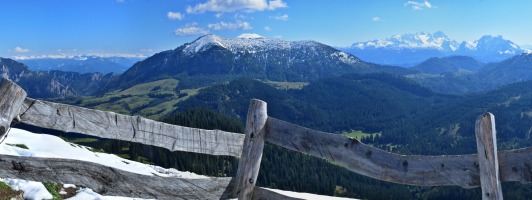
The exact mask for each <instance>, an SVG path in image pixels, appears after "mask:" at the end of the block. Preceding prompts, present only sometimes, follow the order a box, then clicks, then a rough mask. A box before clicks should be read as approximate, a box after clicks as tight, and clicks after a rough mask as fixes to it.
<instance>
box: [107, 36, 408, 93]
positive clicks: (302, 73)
mask: <svg viewBox="0 0 532 200" xmlns="http://www.w3.org/2000/svg"><path fill="white" fill-rule="evenodd" d="M353 72H358V73H371V72H391V73H400V74H407V73H411V72H410V71H409V70H406V69H401V68H398V67H388V66H380V65H375V64H369V63H365V62H362V61H360V60H359V59H358V58H356V57H355V56H352V55H350V54H347V53H344V52H341V51H338V50H336V49H334V48H332V47H330V46H327V45H324V44H321V43H318V42H315V41H294V42H293V41H284V40H278V39H268V38H264V37H261V36H258V35H255V34H245V35H241V36H239V37H237V38H222V37H219V36H216V35H205V36H202V37H200V38H198V39H196V40H195V41H193V42H191V43H186V44H184V45H182V46H180V47H178V48H176V49H174V50H168V51H164V52H160V53H157V54H155V55H153V56H151V57H149V58H147V59H145V60H143V61H141V62H138V63H136V64H135V65H133V66H132V67H131V68H130V69H129V70H127V71H126V72H124V73H123V74H122V75H121V76H119V77H118V78H117V80H115V81H114V82H113V83H112V85H113V86H116V87H118V88H127V87H131V86H133V85H136V84H139V83H144V82H149V81H154V80H158V79H163V78H169V77H170V78H177V79H179V80H183V79H185V78H186V77H195V78H194V81H196V82H199V81H200V80H202V79H203V82H207V83H212V82H213V81H218V82H223V81H228V80H231V79H232V78H230V77H233V78H234V77H250V78H258V79H266V80H273V81H292V82H294V81H305V82H308V81H311V80H317V79H319V78H326V77H334V76H339V75H342V74H346V73H353Z"/></svg>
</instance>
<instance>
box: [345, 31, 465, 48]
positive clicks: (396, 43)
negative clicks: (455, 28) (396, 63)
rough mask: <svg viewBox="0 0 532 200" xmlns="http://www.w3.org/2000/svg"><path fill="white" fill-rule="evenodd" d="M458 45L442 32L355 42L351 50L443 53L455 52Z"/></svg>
mask: <svg viewBox="0 0 532 200" xmlns="http://www.w3.org/2000/svg"><path fill="white" fill-rule="evenodd" d="M458 46H459V43H458V42H456V41H454V40H451V39H449V37H447V35H445V34H444V33H443V32H441V31H438V32H435V33H424V32H420V33H407V34H403V35H394V36H392V37H390V38H386V39H383V40H371V41H367V42H357V43H354V44H353V45H351V47H352V48H359V49H365V48H393V49H402V48H434V49H439V50H443V51H455V50H456V49H457V48H458Z"/></svg>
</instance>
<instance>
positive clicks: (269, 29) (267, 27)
mask: <svg viewBox="0 0 532 200" xmlns="http://www.w3.org/2000/svg"><path fill="white" fill-rule="evenodd" d="M264 30H265V31H271V30H272V29H271V28H270V27H269V26H265V27H264Z"/></svg>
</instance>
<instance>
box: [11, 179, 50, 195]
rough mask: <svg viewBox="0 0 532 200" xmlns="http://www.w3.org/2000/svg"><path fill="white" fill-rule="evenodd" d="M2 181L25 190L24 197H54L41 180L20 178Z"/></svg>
mask: <svg viewBox="0 0 532 200" xmlns="http://www.w3.org/2000/svg"><path fill="white" fill-rule="evenodd" d="M0 181H2V182H4V183H6V184H7V185H9V187H11V189H13V190H22V191H24V199H34V200H41V199H52V198H53V196H52V194H50V192H48V190H46V188H45V187H44V185H43V184H42V183H40V182H35V181H26V180H19V179H0Z"/></svg>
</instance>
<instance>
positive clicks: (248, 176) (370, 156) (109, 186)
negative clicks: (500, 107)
mask: <svg viewBox="0 0 532 200" xmlns="http://www.w3.org/2000/svg"><path fill="white" fill-rule="evenodd" d="M0 94H2V98H1V99H0V135H4V134H5V132H6V131H5V130H7V128H8V127H9V125H10V124H11V121H12V120H15V121H20V122H23V123H27V124H30V125H34V126H39V127H43V128H49V129H55V130H60V131H65V132H77V133H82V134H87V135H92V136H98V137H102V138H111V139H118V140H126V141H134V142H139V143H142V144H148V145H154V146H158V147H163V148H167V149H170V150H172V151H189V152H196V153H206V154H211V155H230V156H234V157H240V162H239V166H238V171H237V175H236V177H235V178H233V179H231V178H210V179H202V180H190V179H177V178H162V177H150V178H146V176H142V175H137V174H132V173H128V172H124V171H121V170H117V169H112V168H109V167H103V166H100V165H98V164H93V163H86V162H82V161H70V160H64V159H51V158H25V157H13V156H5V155H2V156H1V158H0V177H9V178H25V179H30V180H37V181H46V180H48V181H55V182H62V183H74V184H77V183H79V184H81V185H86V186H91V187H94V188H95V189H96V190H99V191H100V190H101V191H103V192H107V193H109V194H116V195H125V196H133V197H149V198H158V199H180V198H183V199H190V198H192V199H225V198H229V197H233V198H235V197H238V199H251V198H254V199H269V198H275V199H291V198H289V197H286V196H283V195H280V194H277V193H274V192H272V191H269V190H264V189H261V188H257V187H255V183H256V182H257V180H256V179H257V175H258V172H259V167H260V161H261V158H262V151H263V147H264V142H269V143H272V144H275V145H278V146H281V147H284V148H287V149H291V150H294V151H298V152H302V153H306V154H309V155H312V156H316V157H320V158H324V159H327V160H330V161H333V162H335V163H338V164H341V165H343V166H344V167H346V168H347V169H349V170H351V171H353V172H356V173H359V174H361V175H365V176H368V177H372V178H375V179H379V180H384V181H389V182H394V183H401V184H408V185H418V186H445V185H456V186H460V187H463V188H474V187H479V186H481V188H482V193H483V195H482V198H483V199H502V189H501V186H500V182H505V181H516V182H521V183H530V182H532V167H531V166H532V148H530V147H529V148H524V149H516V150H511V151H502V152H497V148H496V147H497V144H496V130H495V118H494V116H493V115H492V114H491V113H486V114H484V115H481V116H479V118H478V119H477V121H476V135H477V148H478V152H479V154H469V155H442V156H421V155H399V154H394V153H390V152H386V151H383V150H380V149H377V148H374V147H371V146H368V145H365V144H362V143H360V142H359V141H358V140H356V139H352V138H348V137H345V136H342V135H338V134H331V133H325V132H320V131H316V130H312V129H308V128H305V127H301V126H297V125H294V124H290V123H288V122H284V121H282V120H278V119H275V118H272V117H268V115H267V108H266V107H267V106H266V103H265V102H263V101H260V100H256V99H254V100H252V101H251V103H250V107H249V110H248V116H247V121H246V130H245V135H242V134H236V133H229V132H223V131H219V130H202V129H194V128H188V127H181V126H174V125H169V124H164V123H161V122H156V121H153V120H148V119H145V118H142V117H138V116H135V117H132V116H127V115H120V114H116V113H113V112H104V111H97V110H91V109H86V108H80V107H76V106H69V105H64V104H57V103H51V102H45V101H39V100H34V99H30V98H26V93H25V92H24V91H23V90H22V89H20V87H18V86H17V85H16V84H14V83H12V82H11V81H9V80H6V79H3V80H2V81H1V82H0ZM2 127H4V129H2ZM21 166H23V167H22V168H21ZM21 169H22V170H21ZM56 169H61V171H65V172H64V173H60V172H57V170H56ZM46 172H52V173H49V174H47V175H43V174H46ZM83 177H89V178H83ZM144 179H146V180H151V181H153V182H154V184H153V185H150V186H149V187H146V184H142V183H143V182H138V180H143V181H144ZM116 180H122V181H120V182H121V183H123V184H126V185H127V186H128V187H121V186H117V185H119V184H113V183H116V182H117V181H116ZM157 181H160V182H161V183H164V184H166V186H160V185H158V184H156V183H155V182H157ZM138 184H141V185H138ZM167 185H170V186H167ZM142 186H144V187H146V188H145V189H143V190H136V189H137V188H139V187H142ZM128 188H129V189H130V190H131V188H134V189H135V191H138V192H129V193H128V192H127V189H128ZM169 188H173V189H169ZM168 190H173V191H171V192H170V191H168ZM292 199H293V198H292Z"/></svg>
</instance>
